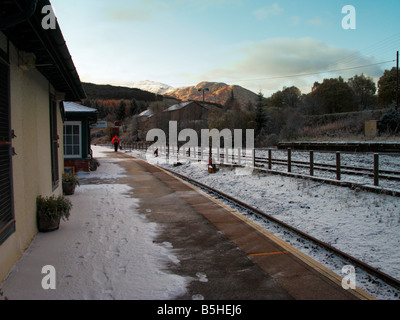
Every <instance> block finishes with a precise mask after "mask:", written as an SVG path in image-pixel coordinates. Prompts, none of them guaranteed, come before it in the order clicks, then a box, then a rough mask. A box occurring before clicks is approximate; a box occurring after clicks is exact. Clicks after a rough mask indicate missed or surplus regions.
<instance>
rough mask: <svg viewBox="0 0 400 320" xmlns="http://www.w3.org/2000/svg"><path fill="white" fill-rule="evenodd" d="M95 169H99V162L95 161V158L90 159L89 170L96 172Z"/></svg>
mask: <svg viewBox="0 0 400 320" xmlns="http://www.w3.org/2000/svg"><path fill="white" fill-rule="evenodd" d="M97 167H100V162H99V160H97V159H95V158H91V159H90V160H89V168H90V171H96V170H97Z"/></svg>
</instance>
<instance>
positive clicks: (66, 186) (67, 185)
mask: <svg viewBox="0 0 400 320" xmlns="http://www.w3.org/2000/svg"><path fill="white" fill-rule="evenodd" d="M75 186H76V184H75V183H73V182H63V183H62V188H63V192H64V194H65V195H67V196H69V195H71V194H74V193H75Z"/></svg>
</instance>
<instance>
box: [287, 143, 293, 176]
mask: <svg viewBox="0 0 400 320" xmlns="http://www.w3.org/2000/svg"><path fill="white" fill-rule="evenodd" d="M287 171H288V172H292V149H291V148H288V150H287Z"/></svg>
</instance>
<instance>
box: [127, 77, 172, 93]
mask: <svg viewBox="0 0 400 320" xmlns="http://www.w3.org/2000/svg"><path fill="white" fill-rule="evenodd" d="M130 87H132V88H138V89H141V90H144V91H148V92H152V93H156V94H165V93H166V92H167V91H169V90H172V89H174V88H173V87H171V86H169V85H167V84H165V83H161V82H157V81H150V80H142V81H135V82H133V83H132V84H131V85H130Z"/></svg>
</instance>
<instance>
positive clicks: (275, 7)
mask: <svg viewBox="0 0 400 320" xmlns="http://www.w3.org/2000/svg"><path fill="white" fill-rule="evenodd" d="M283 12H284V10H283V9H282V8H281V7H280V6H279V4H277V3H274V4H272V5H270V6H267V7H263V8H260V9H257V10H255V11H254V12H253V14H254V15H255V17H256V18H257V19H258V20H265V19H267V18H268V17H270V16H277V15H280V14H282V13H283Z"/></svg>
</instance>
